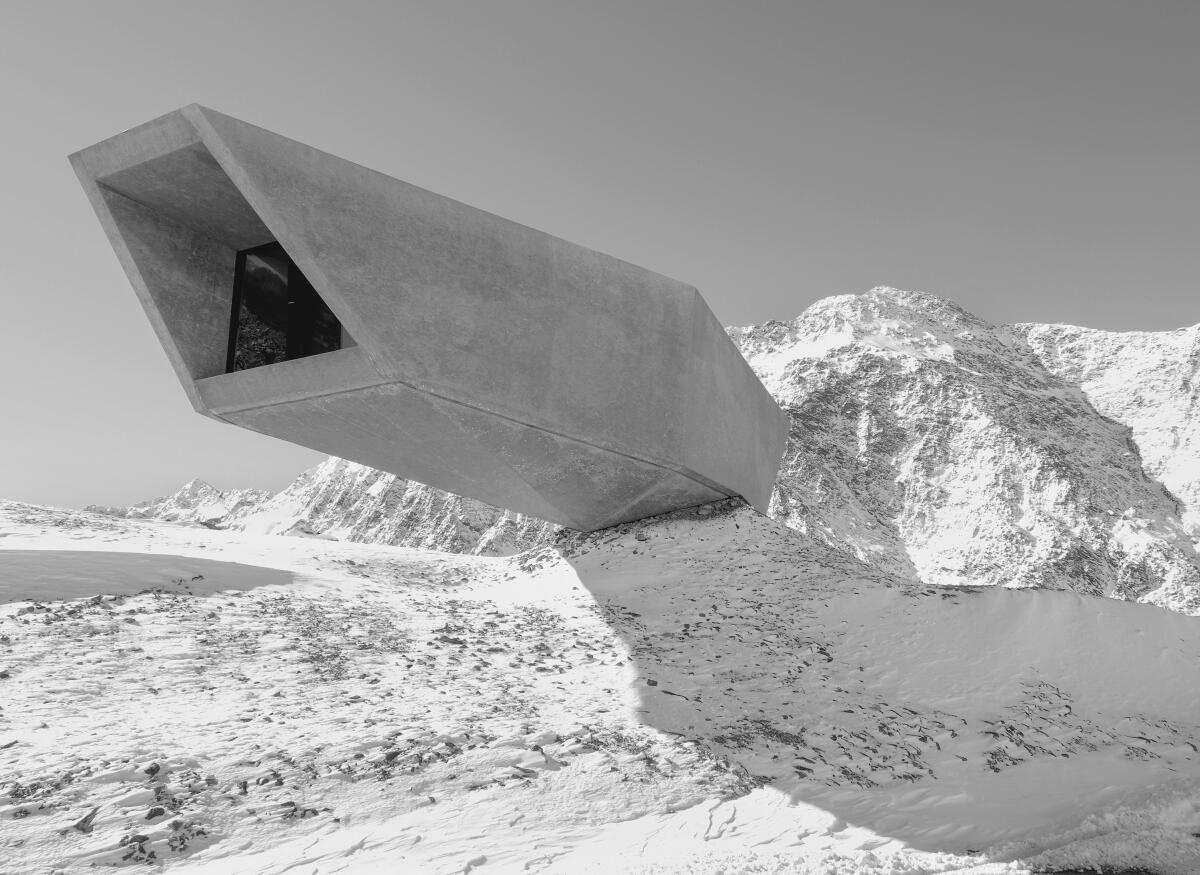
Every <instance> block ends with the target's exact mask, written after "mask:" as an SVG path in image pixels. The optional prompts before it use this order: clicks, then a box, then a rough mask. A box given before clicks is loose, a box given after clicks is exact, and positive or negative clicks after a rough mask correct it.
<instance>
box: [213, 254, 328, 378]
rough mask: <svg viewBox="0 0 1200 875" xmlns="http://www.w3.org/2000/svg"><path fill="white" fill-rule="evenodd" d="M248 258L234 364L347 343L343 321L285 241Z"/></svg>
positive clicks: (261, 362)
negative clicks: (289, 252) (285, 247)
mask: <svg viewBox="0 0 1200 875" xmlns="http://www.w3.org/2000/svg"><path fill="white" fill-rule="evenodd" d="M242 258H243V268H242V273H241V277H240V282H239V285H238V288H237V289H236V290H235V294H236V295H237V296H238V300H239V302H240V303H239V305H238V312H237V314H236V318H237V326H236V329H235V332H234V337H233V356H232V370H235V371H240V370H244V369H246V368H257V367H261V366H262V365H269V364H274V363H275V362H282V361H286V360H288V359H294V358H301V357H303V356H309V355H317V354H319V353H323V352H331V351H333V350H335V349H341V347H342V339H343V330H342V326H341V323H340V322H338V319H337V317H336V316H334V315H333V311H332V310H330V309H329V307H328V306H327V305H326V304H325V302H324V301H322V300H321V297H320V296H319V295H318V294H317V293H316V291H315V290H314V289H313V287H312V285H311V284H310V283H309V282H308V280H307V279H306V278H305V277H304V275H303V274H301V273H300V269H299V268H298V267H296V265H295V264H294V263H293V262H292V260H291V259H290V258H289V257H288V255H287V253H286V252H284V250H283V247H282V246H280V245H279V244H278V243H272V244H269V245H267V246H259V247H257V248H255V249H252V250H247V251H246V252H244V253H242Z"/></svg>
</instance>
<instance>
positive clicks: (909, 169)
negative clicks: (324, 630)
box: [0, 0, 1200, 506]
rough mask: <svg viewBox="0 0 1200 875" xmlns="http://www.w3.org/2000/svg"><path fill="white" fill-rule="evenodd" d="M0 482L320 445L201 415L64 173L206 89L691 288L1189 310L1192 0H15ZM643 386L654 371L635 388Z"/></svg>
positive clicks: (1042, 314) (219, 481)
mask: <svg viewBox="0 0 1200 875" xmlns="http://www.w3.org/2000/svg"><path fill="white" fill-rule="evenodd" d="M0 13H3V19H2V20H3V22H4V24H3V27H0V81H2V82H3V83H4V85H3V90H2V92H0V94H2V95H3V97H2V98H0V111H2V115H0V118H2V119H3V132H4V140H3V143H4V145H3V158H4V160H3V162H0V184H2V189H0V191H2V193H3V196H2V197H0V301H3V304H4V307H3V313H4V319H3V325H4V332H3V334H4V341H3V343H2V344H0V435H2V437H0V449H2V450H3V451H2V452H0V497H4V498H14V499H21V500H26V501H33V502H38V503H46V504H56V505H62V506H80V505H83V504H86V503H109V504H117V503H120V504H125V503H130V502H133V501H136V500H138V499H141V498H147V497H151V496H154V495H158V494H163V493H165V492H169V491H171V490H173V489H174V488H175V487H177V486H178V485H179V484H180V483H181V482H183V481H185V480H187V479H189V478H191V477H193V476H199V477H203V478H205V479H207V480H209V481H210V482H212V483H214V484H216V485H218V486H222V487H229V486H259V487H265V488H279V487H281V486H283V485H284V484H285V483H286V482H288V481H289V480H290V479H291V478H292V477H293V476H294V475H295V474H296V473H297V472H298V471H299V470H300V469H302V468H303V467H306V466H307V465H309V464H312V463H315V462H316V461H317V460H319V459H320V458H321V457H320V456H319V455H318V454H316V453H312V452H309V451H307V450H302V449H300V448H297V447H292V446H290V445H288V444H284V443H282V442H279V441H276V440H273V439H270V438H266V437H260V436H257V435H254V434H251V433H249V432H245V431H242V430H240V429H236V428H233V427H230V426H224V425H221V424H218V423H216V422H213V421H211V420H208V419H205V418H203V417H201V416H199V415H198V414H196V413H194V412H193V411H192V409H191V407H190V406H189V405H188V403H187V401H186V400H185V398H184V395H183V391H182V390H181V389H180V387H179V386H178V384H177V382H176V379H175V377H174V374H173V372H172V371H171V368H170V367H169V365H168V364H167V361H166V358H165V356H164V354H163V353H162V351H161V349H160V348H159V345H158V343H157V341H156V340H155V338H154V337H153V335H152V333H151V330H150V327H149V324H148V323H147V321H146V318H145V316H144V315H143V314H142V312H141V310H140V308H139V306H138V304H137V302H136V300H135V298H134V295H133V292H132V291H131V289H130V288H129V286H128V283H127V282H126V280H125V277H124V275H123V274H122V272H121V269H120V267H119V266H118V264H117V260H116V257H115V256H114V255H113V253H112V251H111V249H110V248H109V246H108V243H107V242H106V240H105V238H104V235H103V232H102V231H101V229H100V225H99V223H98V222H97V221H96V219H95V217H94V216H93V214H92V212H91V208H90V207H89V205H88V203H87V200H86V198H85V197H84V195H83V193H82V191H81V190H80V188H79V185H78V183H77V182H76V180H75V178H74V174H73V173H72V172H71V169H70V167H69V166H68V164H67V160H66V156H67V154H68V153H70V152H73V151H76V150H78V149H80V148H83V147H85V146H88V145H90V144H92V143H94V142H96V141H98V140H101V139H105V138H106V137H109V136H111V135H113V134H115V133H117V132H119V131H121V130H123V129H125V128H128V127H132V126H134V125H136V124H139V123H141V122H143V121H147V120H149V119H150V118H153V117H155V116H158V115H161V114H163V113H165V112H168V111H170V110H172V109H175V108H176V107H179V106H182V105H184V104H187V103H191V102H197V103H202V104H204V105H207V106H211V107H213V108H214V109H218V110H220V111H222V112H225V113H228V114H230V115H233V116H237V117H239V118H242V119H245V120H247V121H250V122H253V123H255V124H258V125H261V126H263V127H266V128H269V129H271V130H274V131H277V132H278V133H281V134H284V135H287V136H290V137H293V138H295V139H298V140H301V141H303V142H306V143H310V144H311V145H314V146H317V147H319V148H322V149H325V150H326V151H329V152H333V153H334V154H337V155H340V156H342V157H345V158H349V159H351V160H354V161H357V162H359V163H361V164H365V165H367V166H369V167H372V168H374V169H377V170H381V171H383V172H385V173H388V174H391V175H393V176H397V177H400V178H401V179H405V180H407V181H409V182H412V183H415V184H417V185H421V186H424V187H426V188H429V189H432V190H433V191H436V192H439V193H441V194H445V195H448V196H451V197H454V198H456V199H458V200H461V201H465V202H467V203H469V204H473V205H475V206H478V207H481V208H483V209H486V210H489V211H491V212H494V213H498V214H500V215H502V216H505V217H507V218H510V219H514V220H516V221H519V222H522V223H524V224H527V225H531V226H533V227H535V228H540V229H542V230H545V231H549V232H551V233H553V234H557V235H558V236H561V237H565V238H567V239H569V240H572V241H574V242H577V243H581V244H584V245H586V246H590V247H592V248H594V249H598V250H601V251H603V252H607V253H610V254H612V255H616V256H618V257H620V258H623V259H625V260H627V261H632V262H634V263H636V264H640V265H642V266H644V267H647V268H650V269H652V270H656V271H658V272H660V273H664V274H667V275H669V276H673V277H675V278H677V279H680V280H684V281H686V282H689V283H692V284H694V285H696V286H697V287H698V288H699V289H700V290H701V292H702V293H703V294H704V296H705V298H706V299H707V300H708V302H709V304H710V306H712V308H713V309H714V310H715V311H716V313H717V315H718V316H719V317H720V318H721V320H722V321H723V322H725V323H726V324H748V323H753V322H761V321H763V320H766V319H769V318H776V319H790V318H792V317H794V316H795V315H797V314H798V313H799V312H800V311H802V310H803V309H804V308H805V307H806V306H808V305H809V304H810V303H812V302H813V301H815V300H817V299H819V298H822V297H825V296H827V295H832V294H843V293H848V292H861V291H865V290H866V289H868V288H870V287H872V286H875V285H893V286H898V287H902V288H910V289H920V290H924V291H928V292H932V293H935V294H939V295H942V296H944V297H947V298H950V299H953V300H955V301H957V302H958V303H959V304H961V305H963V306H965V307H966V308H967V309H969V310H971V311H973V312H975V313H977V314H978V315H980V316H982V317H984V318H987V319H990V320H992V321H996V322H1011V321H1043V322H1070V323H1074V324H1082V325H1089V326H1093V327H1098V328H1109V329H1164V328H1175V327H1181V326H1184V325H1191V324H1195V323H1196V322H1200V294H1198V292H1200V235H1198V233H1197V232H1198V231H1200V48H1198V47H1200V3H1198V2H1195V0H1179V2H1149V0H1139V2H1129V0H1127V2H1121V3H1113V2H1105V0H1079V2H1072V0H1036V2H1023V0H997V2H991V0H989V2H973V0H948V2H921V0H881V2H869V3H868V2H854V0H834V2H827V3H825V2H822V3H815V2H801V0H793V2H754V0H739V2H724V3H706V2H697V0H686V2H665V0H634V2H625V0H592V2H569V0H546V2H536V3H534V2H524V0H502V2H482V0H481V2H475V3H460V2H454V0H437V2H420V3H417V2H412V3H409V2H400V0H392V2H353V0H339V2H303V0H289V2H263V0H257V2H246V0H238V2H224V0H204V2H189V3H183V2H166V0H154V2H122V0H104V2H76V3H64V2H54V0H43V2H38V3H33V2H15V0H0ZM652 377H653V375H647V378H648V379H651V378H652Z"/></svg>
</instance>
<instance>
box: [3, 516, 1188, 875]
mask: <svg viewBox="0 0 1200 875" xmlns="http://www.w3.org/2000/svg"><path fill="white" fill-rule="evenodd" d="M1198 660H1200V618H1195V617H1189V616H1186V615H1184V614H1180V613H1174V612H1171V611H1167V610H1163V609H1161V608H1159V607H1155V606H1151V605H1144V604H1135V603H1132V602H1125V601H1120V600H1117V599H1112V598H1101V597H1094V596H1089V595H1083V594H1079V593H1075V592H1067V591H1048V590H1031V589H1004V588H974V587H937V586H931V585H927V584H922V583H917V582H913V581H912V580H911V579H904V578H901V577H895V576H892V575H891V574H890V573H889V572H887V571H885V570H881V569H879V568H873V567H871V566H868V565H866V564H863V563H861V562H859V561H858V560H856V559H855V558H854V557H853V556H852V555H849V554H848V553H847V552H845V551H844V550H839V549H835V548H834V547H831V546H828V545H825V544H822V543H819V542H818V541H816V540H814V539H812V538H810V537H808V536H806V535H804V534H801V533H799V532H797V531H794V530H791V529H788V528H786V527H785V526H783V525H782V524H780V523H776V522H773V521H771V520H769V519H767V518H765V517H762V516H760V515H758V514H756V513H755V512H753V511H752V510H750V509H748V508H746V507H744V506H742V505H740V504H739V503H736V502H726V503H722V504H719V505H710V506H705V507H702V508H698V509H692V510H690V511H681V512H678V513H675V514H672V515H668V516H666V517H662V518H657V519H653V520H648V521H644V522H641V523H635V524H629V525H624V526H621V527H618V528H616V529H612V530H608V531H605V532H601V533H597V534H594V535H586V536H585V535H572V536H567V535H561V536H558V537H557V539H556V540H555V541H554V542H553V543H552V544H550V545H548V546H543V547H539V548H536V549H534V550H531V551H527V552H525V553H521V554H518V555H516V556H513V557H509V558H485V557H478V556H466V555H454V554H446V553H434V552H423V551H417V550H410V549H405V548H400V547H387V546H377V545H368V544H358V543H344V542H338V541H330V540H324V539H317V538H300V537H278V536H255V535H251V534H246V533H241V532H228V531H211V530H208V529H204V528H186V527H182V526H178V525H174V524H170V523H165V522H157V521H153V520H139V519H121V518H113V517H109V516H103V515H99V514H90V513H79V512H69V511H58V510H50V509H46V508H38V507H33V506H29V505H23V504H16V503H0V708H2V710H0V873H10V875H18V873H21V875H23V873H33V872H38V873H51V872H62V873H71V872H84V871H91V870H92V869H93V867H95V866H101V867H124V866H135V867H137V868H138V869H139V870H142V871H144V870H147V869H150V870H152V871H153V870H156V869H166V870H169V871H171V872H174V873H190V872H204V873H264V875H265V873H283V872H288V873H305V875H308V873H335V872H338V873H340V872H378V873H408V872H412V873H425V872H429V873H465V872H475V873H477V875H487V873H507V872H514V873H516V872H519V873H526V872H538V873H559V872H562V873H575V872H595V873H617V872H645V873H651V872H653V873H685V872H686V873H716V872H723V873H741V872H745V873H776V872H778V873H785V872H786V873H814V875H815V873H822V875H834V873H868V875H885V873H886V875H918V873H949V872H961V873H972V875H995V873H1026V872H1032V871H1059V870H1067V869H1071V868H1090V867H1097V868H1103V869H1104V871H1112V872H1118V871H1126V870H1135V869H1141V870H1145V871H1149V872H1153V873H1157V875H1195V873H1197V872H1200V839H1198V838H1197V837H1196V834H1197V833H1200V754H1198V753H1197V749H1198V746H1200V703H1198V702H1197V696H1196V693H1195V677H1196V667H1197V665H1198V664H1200V663H1198Z"/></svg>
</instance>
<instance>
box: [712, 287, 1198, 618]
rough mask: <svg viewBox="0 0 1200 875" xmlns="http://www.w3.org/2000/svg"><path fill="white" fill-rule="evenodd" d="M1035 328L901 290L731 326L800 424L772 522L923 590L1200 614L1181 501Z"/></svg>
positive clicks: (842, 299)
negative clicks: (1083, 598)
mask: <svg viewBox="0 0 1200 875" xmlns="http://www.w3.org/2000/svg"><path fill="white" fill-rule="evenodd" d="M1025 333H1026V332H1020V331H1014V330H1011V329H1009V328H1005V327H1001V326H995V325H991V324H989V323H988V322H985V321H984V320H982V319H979V318H978V317H976V316H973V315H971V314H970V313H967V312H966V311H964V310H962V309H961V308H959V307H957V306H955V305H954V304H951V303H950V302H948V301H945V300H942V299H940V298H936V297H933V296H931V295H925V294H921V293H916V292H904V291H898V290H896V289H887V288H881V289H875V290H873V291H871V292H870V293H867V294H864V295H845V296H839V297H834V298H827V299H825V300H823V301H819V302H817V303H816V304H814V305H813V306H812V307H810V308H809V309H808V310H806V311H805V312H804V313H803V314H802V315H801V316H800V317H798V318H797V319H795V320H794V321H792V322H786V323H784V322H772V323H767V324H765V325H761V326H756V327H752V328H744V329H731V335H732V336H733V337H734V339H735V341H736V342H737V343H738V344H739V345H740V347H741V348H742V350H743V352H744V354H745V355H746V357H747V359H748V360H749V361H750V364H751V366H752V367H754V369H755V370H756V371H757V372H758V374H759V375H760V377H761V378H762V379H763V382H764V383H765V384H766V386H767V388H768V389H770V390H771V392H772V394H773V395H774V396H775V397H776V399H777V400H778V401H779V402H780V404H781V405H782V406H784V408H785V409H786V410H787V411H788V414H789V416H790V417H791V420H792V432H791V436H790V440H789V444H788V448H787V451H786V454H785V458H784V462H783V469H782V470H781V472H780V476H779V480H778V484H777V488H776V493H775V496H774V500H773V503H772V514H773V515H774V516H776V517H777V518H779V519H781V520H784V521H785V522H787V524H788V525H790V526H792V527H794V528H797V529H799V530H801V531H805V532H808V533H810V534H811V535H813V536H814V537H816V538H819V539H821V540H823V541H824V542H826V543H828V544H830V545H832V546H835V547H838V548H839V549H844V550H847V551H848V552H850V553H852V554H853V555H855V556H857V557H859V558H861V559H863V560H864V561H867V562H869V563H871V564H872V565H875V566H877V567H879V568H882V569H886V570H888V571H890V572H893V573H895V574H898V575H901V576H907V577H915V578H917V579H920V580H922V581H924V582H926V583H931V584H939V585H940V584H972V585H989V584H1001V585H1006V586H1039V587H1048V588H1052V589H1073V590H1076V591H1079V592H1086V593H1091V594H1104V595H1112V596H1116V597H1119V598H1125V599H1131V600H1140V601H1148V602H1152V603H1154V604H1159V605H1163V606H1167V607H1171V608H1174V609H1177V610H1183V611H1196V610H1200V562H1198V557H1197V554H1196V551H1195V549H1194V548H1193V546H1192V543H1191V538H1190V537H1189V536H1188V534H1187V532H1186V531H1185V530H1184V528H1183V526H1182V522H1181V519H1180V508H1179V506H1178V503H1177V502H1176V501H1175V499H1174V498H1173V497H1172V496H1171V495H1170V494H1169V493H1167V492H1166V491H1165V490H1164V489H1163V487H1162V485H1161V484H1160V483H1159V482H1158V481H1156V480H1155V479H1153V477H1152V476H1150V475H1148V474H1147V472H1146V471H1145V470H1144V469H1143V467H1142V460H1141V457H1140V455H1139V453H1138V447H1137V444H1136V443H1135V442H1134V440H1133V434H1132V433H1131V432H1130V430H1129V428H1128V427H1126V426H1124V425H1122V424H1121V423H1120V422H1117V421H1114V420H1113V419H1111V418H1108V417H1106V416H1104V415H1102V414H1101V413H1100V412H1099V411H1097V410H1096V408H1095V407H1094V406H1093V405H1092V403H1091V402H1090V401H1089V399H1088V397H1087V396H1086V395H1085V394H1084V392H1083V391H1081V390H1080V388H1079V386H1078V383H1077V382H1075V383H1073V382H1070V381H1067V380H1064V379H1062V378H1061V377H1059V376H1058V375H1057V374H1055V373H1053V372H1051V371H1050V370H1049V369H1047V367H1046V366H1045V365H1044V364H1043V361H1042V358H1040V357H1039V356H1038V355H1037V354H1035V353H1034V351H1033V350H1032V349H1031V348H1030V346H1029V344H1028V343H1026V342H1025V339H1024V335H1025ZM1181 370H1182V368H1180V369H1176V373H1177V374H1178V373H1180V371H1181ZM1197 376H1198V379H1200V375H1197Z"/></svg>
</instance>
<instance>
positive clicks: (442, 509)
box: [86, 456, 558, 556]
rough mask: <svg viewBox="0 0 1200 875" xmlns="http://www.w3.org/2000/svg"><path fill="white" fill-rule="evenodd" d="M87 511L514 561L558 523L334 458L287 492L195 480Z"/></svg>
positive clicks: (94, 506) (297, 481) (314, 468)
mask: <svg viewBox="0 0 1200 875" xmlns="http://www.w3.org/2000/svg"><path fill="white" fill-rule="evenodd" d="M86 510H88V511H92V512H96V513H103V514H108V515H110V516H119V517H127V518H130V519H160V520H167V521H170V522H179V523H191V524H199V525H203V526H206V527H208V528H213V529H231V530H234V531H245V532H251V533H254V534H283V535H299V536H309V537H323V538H333V539H337V540H346V541H358V542H362V543H369V544H387V545H390V546H396V547H415V548H418V549H422V550H441V551H443V552H447V553H469V554H475V555H484V556H509V555H512V554H513V553H518V552H520V551H521V550H524V549H527V548H528V547H530V546H532V545H534V544H537V543H540V542H541V541H543V540H545V538H546V537H547V536H548V535H549V534H550V533H552V532H554V531H557V529H558V526H556V525H554V524H553V523H548V522H546V521H545V520H540V519H535V518H533V517H529V516H526V515H525V514H521V513H517V512H515V511H510V510H504V509H503V508H498V507H493V506H492V505H490V504H484V503H483V502H482V501H476V500H475V499H473V498H465V497H463V496H460V495H453V494H451V493H449V492H443V491H442V490H440V489H435V488H433V487H432V486H426V485H424V484H422V483H416V482H414V481H412V480H405V479H404V478H402V477H397V476H395V475H394V474H388V473H386V472H383V471H378V470H376V469H374V468H369V467H367V466H366V465H360V464H358V463H357V462H348V461H346V460H345V459H338V458H336V457H332V456H331V457H330V458H328V459H326V460H325V461H324V462H322V463H321V464H319V465H316V466H315V467H313V468H309V469H308V470H307V471H304V472H303V473H301V474H300V476H299V477H297V478H296V479H295V480H294V481H292V483H291V484H289V485H288V486H287V488H285V489H284V490H283V491H281V492H279V493H277V494H275V495H272V494H271V493H270V492H265V491H262V490H254V489H230V490H220V489H217V488H216V487H214V486H211V485H209V484H208V483H205V482H204V481H203V480H192V481H191V482H189V483H187V484H185V485H184V486H183V487H182V488H181V489H180V490H179V491H178V492H176V493H174V494H173V495H168V496H165V497H163V498H157V499H154V500H153V501H146V502H142V503H141V504H137V505H134V506H133V507H129V508H119V507H103V506H99V505H92V506H89V507H87V508H86Z"/></svg>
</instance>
